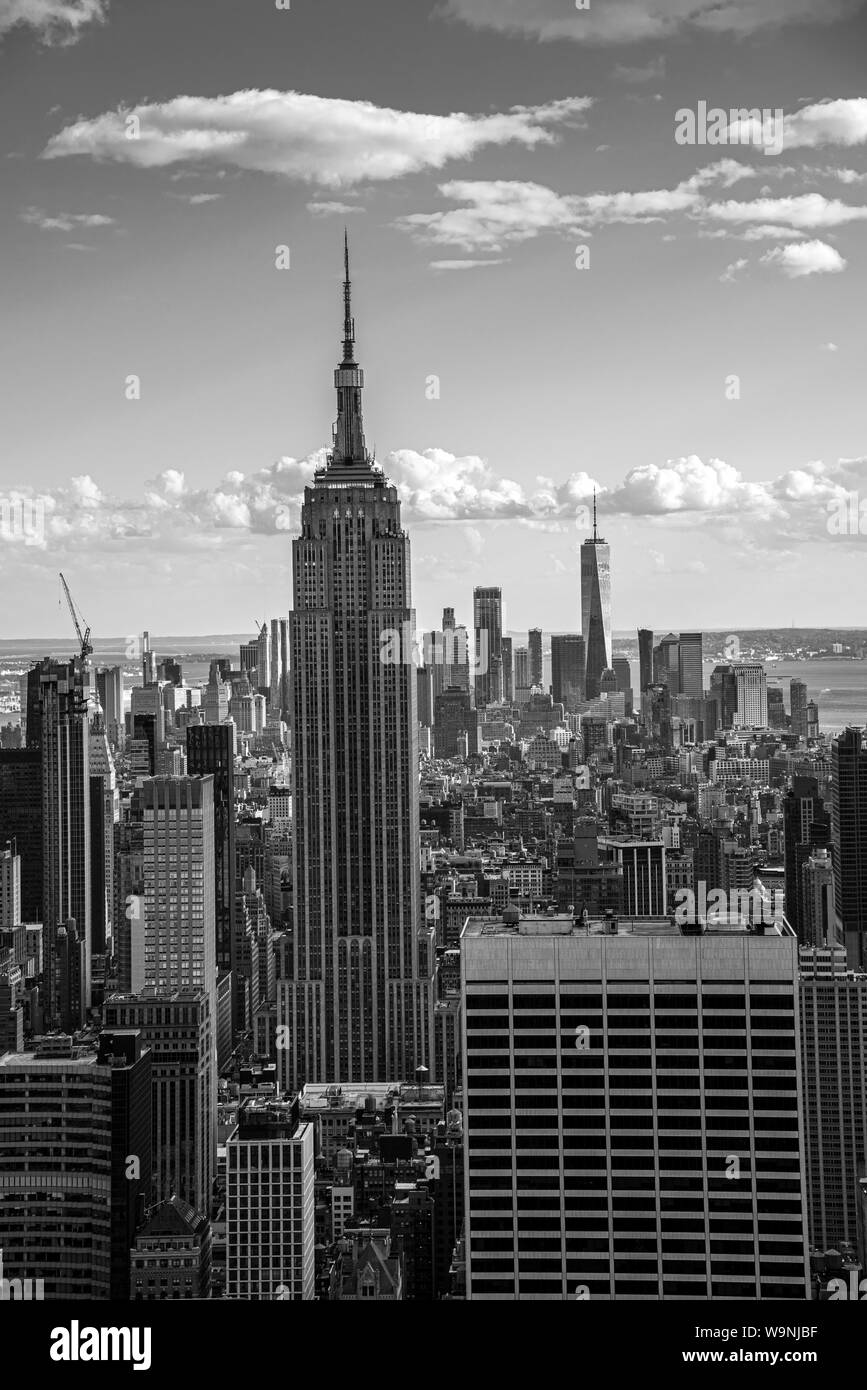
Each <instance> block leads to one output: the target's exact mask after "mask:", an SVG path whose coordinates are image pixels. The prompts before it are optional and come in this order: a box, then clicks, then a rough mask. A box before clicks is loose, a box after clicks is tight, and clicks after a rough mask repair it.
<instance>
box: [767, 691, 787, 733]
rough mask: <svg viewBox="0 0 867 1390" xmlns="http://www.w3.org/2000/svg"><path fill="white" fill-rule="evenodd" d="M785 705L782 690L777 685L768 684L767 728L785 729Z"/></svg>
mask: <svg viewBox="0 0 867 1390" xmlns="http://www.w3.org/2000/svg"><path fill="white" fill-rule="evenodd" d="M785 727H786V706H785V702H784V700H783V692H782V689H781V688H780V686H778V685H769V686H768V728H769V729H785Z"/></svg>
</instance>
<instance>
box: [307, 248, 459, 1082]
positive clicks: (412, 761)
mask: <svg viewBox="0 0 867 1390" xmlns="http://www.w3.org/2000/svg"><path fill="white" fill-rule="evenodd" d="M344 306H345V318H344V342H343V360H342V361H341V363H340V366H339V367H338V368H337V371H336V372H335V385H336V387H337V410H338V414H337V424H336V427H335V430H334V448H333V451H332V453H331V454H330V455H329V457H328V461H327V464H326V467H325V468H323V469H320V470H319V472H317V473H316V475H315V477H314V480H313V482H312V483H311V484H310V485H308V487H307V488H306V489H305V492H304V504H303V507H302V511H301V535H300V536H299V537H298V539H296V540H295V541H293V543H292V563H293V591H294V604H295V606H294V610H293V612H292V614H291V617H290V631H291V658H292V660H291V673H290V674H291V690H292V707H291V714H292V727H293V730H294V756H293V769H292V771H293V786H292V789H293V816H294V825H293V846H292V848H293V881H294V889H295V924H294V932H293V940H292V960H291V970H292V976H291V980H290V981H289V982H288V988H287V989H286V990H285V991H284V994H283V998H284V1007H285V1008H286V1009H287V1011H288V1014H289V1016H288V1017H286V1018H283V1019H282V1020H281V1022H282V1023H283V1024H284V1025H286V1024H288V1026H289V1037H290V1040H291V1055H290V1056H289V1057H287V1063H288V1070H289V1072H290V1074H291V1076H292V1077H293V1079H294V1083H295V1084H296V1085H297V1084H298V1083H300V1082H304V1081H307V1080H316V1081H329V1082H332V1081H333V1082H337V1081H347V1080H349V1079H350V1078H351V1079H352V1080H355V1081H383V1080H386V1079H390V1078H392V1077H397V1076H399V1077H405V1076H411V1075H412V1074H413V1073H414V1071H415V1068H416V1067H417V1066H419V1065H420V1064H421V1063H427V1060H428V1058H429V1057H430V1055H431V1053H432V1046H433V960H432V951H431V949H430V929H427V934H424V929H420V927H419V923H420V922H421V918H422V913H421V907H420V868H419V802H418V725H417V708H416V680H415V667H414V666H413V665H412V663H411V662H406V661H403V660H397V661H394V662H389V663H385V662H383V661H382V660H381V654H382V650H383V647H382V640H383V634H385V633H395V632H396V633H403V632H405V631H406V630H407V629H406V628H404V626H403V625H404V624H405V623H406V624H409V629H408V630H409V631H414V630H415V615H414V613H413V610H412V598H411V579H410V546H409V539H408V537H407V535H406V532H405V531H404V530H403V528H402V525H401V517H400V501H399V498H398V492H397V488H395V487H394V486H392V485H391V484H390V483H389V482H388V481H387V479H386V478H385V477H384V475H383V474H382V472H381V471H380V470H379V469H378V468H377V467H376V466H375V464H374V463H373V461H372V460H371V458H370V455H369V453H368V451H367V447H366V444H365V440H364V426H363V421H362V388H363V385H364V373H363V371H362V369H361V367H360V366H359V365H358V363H357V362H356V360H355V326H354V322H353V318H352V307H351V287H350V282H349V251H348V248H347V250H346V279H345V284H344ZM400 655H402V653H401V654H400Z"/></svg>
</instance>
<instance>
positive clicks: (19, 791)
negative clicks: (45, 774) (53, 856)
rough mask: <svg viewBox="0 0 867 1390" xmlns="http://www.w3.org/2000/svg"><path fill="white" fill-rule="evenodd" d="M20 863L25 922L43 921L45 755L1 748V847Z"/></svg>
mask: <svg viewBox="0 0 867 1390" xmlns="http://www.w3.org/2000/svg"><path fill="white" fill-rule="evenodd" d="M7 841H9V842H11V843H12V844H14V845H15V847H16V849H17V852H18V854H19V856H20V859H21V913H22V921H24V922H40V921H42V854H43V843H42V753H41V751H40V749H39V747H38V746H37V747H33V746H28V747H27V748H0V845H3V846H5V845H6V842H7Z"/></svg>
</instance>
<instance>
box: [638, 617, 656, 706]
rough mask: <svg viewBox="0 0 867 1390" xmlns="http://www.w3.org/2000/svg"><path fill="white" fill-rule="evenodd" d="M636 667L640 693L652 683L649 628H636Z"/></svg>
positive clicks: (651, 643) (651, 651) (651, 642)
mask: <svg viewBox="0 0 867 1390" xmlns="http://www.w3.org/2000/svg"><path fill="white" fill-rule="evenodd" d="M638 667H639V673H640V674H639V681H640V685H641V694H642V695H643V694H644V692H645V690H646V689H647V687H648V686H649V685H652V684H653V633H652V632H651V631H650V629H649V628H646V627H640V628H639V629H638Z"/></svg>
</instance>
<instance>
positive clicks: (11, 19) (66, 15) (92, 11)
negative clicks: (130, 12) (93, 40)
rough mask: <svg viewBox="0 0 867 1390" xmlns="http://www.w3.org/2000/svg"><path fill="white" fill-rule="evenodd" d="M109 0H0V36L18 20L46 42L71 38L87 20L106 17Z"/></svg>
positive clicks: (71, 40)
mask: <svg viewBox="0 0 867 1390" xmlns="http://www.w3.org/2000/svg"><path fill="white" fill-rule="evenodd" d="M107 10H108V0H0V37H2V35H3V34H5V33H8V31H9V30H10V29H14V28H16V26H18V25H20V24H25V25H28V26H29V27H30V28H31V29H35V30H37V32H38V34H39V37H40V38H41V39H42V40H43V41H44V42H45V43H53V42H58V41H59V42H62V43H71V42H74V41H75V39H76V37H77V36H78V32H79V30H80V29H82V28H83V27H84V26H85V25H86V24H93V23H96V22H99V21H102V20H104V19H105V17H106V12H107Z"/></svg>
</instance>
